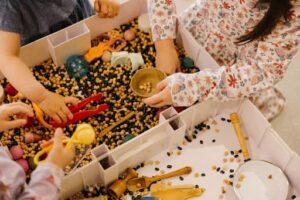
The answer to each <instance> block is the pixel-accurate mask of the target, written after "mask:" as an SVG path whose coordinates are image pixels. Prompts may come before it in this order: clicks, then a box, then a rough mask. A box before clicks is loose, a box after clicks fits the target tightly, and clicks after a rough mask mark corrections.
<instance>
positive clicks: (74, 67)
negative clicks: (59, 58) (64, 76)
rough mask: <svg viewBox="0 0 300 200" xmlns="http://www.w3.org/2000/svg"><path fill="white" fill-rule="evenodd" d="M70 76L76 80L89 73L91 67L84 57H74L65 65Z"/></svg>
mask: <svg viewBox="0 0 300 200" xmlns="http://www.w3.org/2000/svg"><path fill="white" fill-rule="evenodd" d="M65 66H66V70H67V72H68V74H69V76H71V77H74V78H82V77H84V76H86V75H87V74H88V72H89V65H88V63H87V62H86V60H85V59H84V57H83V56H80V55H73V56H70V57H69V58H68V59H67V62H66V64H65Z"/></svg>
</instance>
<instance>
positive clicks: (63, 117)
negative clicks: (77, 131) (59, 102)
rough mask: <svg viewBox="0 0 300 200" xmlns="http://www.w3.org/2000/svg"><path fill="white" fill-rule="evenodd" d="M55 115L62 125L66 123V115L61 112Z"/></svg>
mask: <svg viewBox="0 0 300 200" xmlns="http://www.w3.org/2000/svg"><path fill="white" fill-rule="evenodd" d="M57 115H58V116H59V118H60V119H61V120H62V121H63V122H64V123H66V122H67V121H68V117H67V115H66V114H65V113H64V112H63V111H62V110H60V111H58V112H57Z"/></svg>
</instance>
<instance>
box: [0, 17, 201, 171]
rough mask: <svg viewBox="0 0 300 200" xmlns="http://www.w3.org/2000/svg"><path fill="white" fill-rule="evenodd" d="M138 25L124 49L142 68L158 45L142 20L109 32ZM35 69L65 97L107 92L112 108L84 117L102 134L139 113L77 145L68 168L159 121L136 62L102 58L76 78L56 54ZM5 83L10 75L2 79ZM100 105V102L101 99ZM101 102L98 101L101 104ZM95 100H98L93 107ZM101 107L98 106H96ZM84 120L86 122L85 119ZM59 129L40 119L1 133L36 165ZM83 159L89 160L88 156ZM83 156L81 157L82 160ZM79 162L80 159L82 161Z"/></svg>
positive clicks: (113, 35) (6, 142)
mask: <svg viewBox="0 0 300 200" xmlns="http://www.w3.org/2000/svg"><path fill="white" fill-rule="evenodd" d="M130 28H133V29H136V38H135V39H133V40H131V41H127V45H126V47H125V48H124V49H122V51H128V52H132V53H137V52H140V53H142V56H143V59H144V62H145V64H144V65H143V66H141V67H140V68H149V67H154V66H155V49H154V45H153V43H152V41H151V34H149V33H146V32H141V31H139V30H138V29H137V19H134V20H132V21H131V22H129V23H128V24H124V25H121V26H120V28H118V29H114V30H112V31H110V32H108V33H107V34H108V35H109V36H110V37H111V38H117V37H123V33H124V32H125V31H126V30H128V29H130ZM99 38H101V36H99V37H97V38H96V39H94V40H92V41H91V42H92V46H96V45H98V43H99ZM178 52H179V54H180V57H184V51H183V49H178ZM183 71H184V72H191V73H192V72H196V71H198V69H197V68H195V67H187V68H184V69H183ZM33 74H34V76H35V77H36V78H37V80H38V81H40V82H41V83H42V84H43V85H44V86H45V87H46V88H47V89H48V90H50V91H53V92H56V93H58V94H60V95H62V96H75V97H78V98H79V99H83V98H86V97H88V96H91V95H93V94H97V93H102V94H103V98H102V100H101V102H100V103H106V104H108V107H109V108H108V109H107V110H106V111H104V112H101V113H100V114H99V115H96V116H94V117H91V118H88V119H85V120H83V121H82V122H84V123H88V124H90V125H92V126H93V127H94V129H95V132H96V133H100V132H101V131H102V130H104V129H105V128H107V127H109V126H110V125H112V124H113V123H114V122H117V121H119V120H120V119H121V118H122V117H124V116H125V115H127V114H128V113H130V112H131V111H134V113H135V114H134V116H133V117H132V118H130V119H129V120H127V121H126V122H125V123H123V124H121V125H119V126H117V127H115V128H114V129H113V130H111V131H110V132H109V133H107V134H106V135H104V136H103V137H97V139H96V142H94V143H93V145H91V146H78V148H77V149H76V151H77V152H76V155H77V157H76V159H75V160H74V162H73V163H71V164H70V166H68V167H67V168H66V169H65V171H66V173H67V172H69V171H70V170H72V168H73V167H74V166H83V165H85V164H87V163H88V162H89V160H90V158H89V155H86V156H85V157H84V158H83V156H84V155H85V154H88V152H89V150H90V149H91V148H93V147H95V146H97V145H99V144H103V143H104V144H106V145H107V146H108V148H109V149H110V150H112V149H114V148H116V147H117V146H119V145H121V144H123V143H124V142H126V141H128V140H129V139H131V138H133V137H135V136H137V135H139V134H141V133H143V132H145V131H146V130H148V129H150V128H151V127H154V126H156V125H157V124H158V118H157V112H158V110H157V109H155V108H150V107H148V106H146V105H145V104H143V103H142V101H141V98H140V97H138V96H136V95H134V94H133V93H132V91H131V89H130V86H129V84H130V80H131V76H132V75H133V74H132V73H131V65H130V64H127V65H121V66H120V65H118V66H112V65H111V64H110V62H103V61H102V60H101V58H100V59H96V60H95V61H93V62H91V63H90V65H89V72H88V73H87V75H86V76H85V77H83V78H81V79H80V78H77V79H76V78H71V77H70V76H69V75H68V73H67V70H66V69H65V67H64V66H56V65H55V64H54V63H53V61H52V59H49V60H46V61H44V62H43V63H41V64H40V65H38V66H35V67H34V68H33ZM1 84H2V86H3V87H4V88H5V86H6V85H7V82H6V80H3V81H1ZM20 100H21V101H23V102H25V103H27V104H29V105H30V104H31V102H30V101H29V100H27V99H24V98H20V96H18V95H17V96H16V97H8V96H6V98H5V100H4V103H10V102H15V101H20ZM95 104H96V103H95ZM98 104H99V102H97V104H96V105H98ZM93 105H94V104H93V103H92V106H93ZM94 106H95V105H94ZM82 122H80V123H82ZM75 129H76V124H73V125H69V126H67V127H65V128H63V130H64V133H65V134H66V135H67V136H71V135H72V134H73V132H74V131H75ZM26 133H34V134H36V135H38V136H40V137H38V139H37V140H35V141H34V142H29V141H28V140H27V142H25V134H26ZM53 133H54V132H53V130H49V129H46V128H44V127H43V126H42V125H41V124H40V123H39V122H38V121H37V120H35V122H34V126H33V127H32V128H17V129H13V130H9V131H5V132H3V133H1V134H0V138H1V142H2V144H3V145H6V146H8V148H10V147H12V146H15V145H18V146H20V147H21V149H22V150H23V158H24V159H26V160H27V161H28V162H29V164H30V166H31V170H30V171H29V172H28V175H30V173H31V171H32V170H33V169H34V167H35V166H34V164H33V163H32V157H34V155H35V154H36V153H37V152H38V151H39V150H40V149H41V148H40V145H41V144H42V143H43V142H45V141H47V140H49V139H50V138H52V137H53ZM82 158H83V159H82ZM79 161H80V162H79ZM78 162H79V164H78Z"/></svg>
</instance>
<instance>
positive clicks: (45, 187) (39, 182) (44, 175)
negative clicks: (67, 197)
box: [18, 163, 64, 200]
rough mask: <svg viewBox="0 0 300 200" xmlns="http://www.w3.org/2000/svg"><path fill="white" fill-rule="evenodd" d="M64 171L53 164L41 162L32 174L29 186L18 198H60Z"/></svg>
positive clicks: (21, 199)
mask: <svg viewBox="0 0 300 200" xmlns="http://www.w3.org/2000/svg"><path fill="white" fill-rule="evenodd" d="M63 176H64V173H63V171H62V170H61V169H60V168H58V167H56V166H55V165H53V164H49V163H47V164H40V165H39V166H38V167H37V168H36V170H34V172H33V173H32V175H31V180H30V182H29V184H28V186H26V187H25V189H24V191H23V193H22V194H21V195H20V197H19V198H18V199H19V200H25V199H31V198H36V199H51V200H52V199H53V200H55V199H59V195H60V188H61V182H62V179H63Z"/></svg>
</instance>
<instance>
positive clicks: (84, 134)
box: [33, 124, 96, 165]
mask: <svg viewBox="0 0 300 200" xmlns="http://www.w3.org/2000/svg"><path fill="white" fill-rule="evenodd" d="M95 138H96V134H95V131H94V129H93V127H92V126H91V125H89V124H80V125H78V126H77V129H76V131H75V133H74V134H73V135H72V137H71V138H70V139H66V140H64V141H63V143H64V144H66V148H72V145H73V144H85V145H90V144H92V143H93V141H94V140H95ZM52 147H53V144H52V145H49V146H47V147H46V148H43V149H42V150H41V151H39V152H38V153H37V154H36V155H35V156H34V160H33V161H34V163H35V164H36V165H38V164H39V163H41V162H43V160H41V159H40V158H41V156H42V155H45V154H47V153H48V152H50V150H51V149H52Z"/></svg>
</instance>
